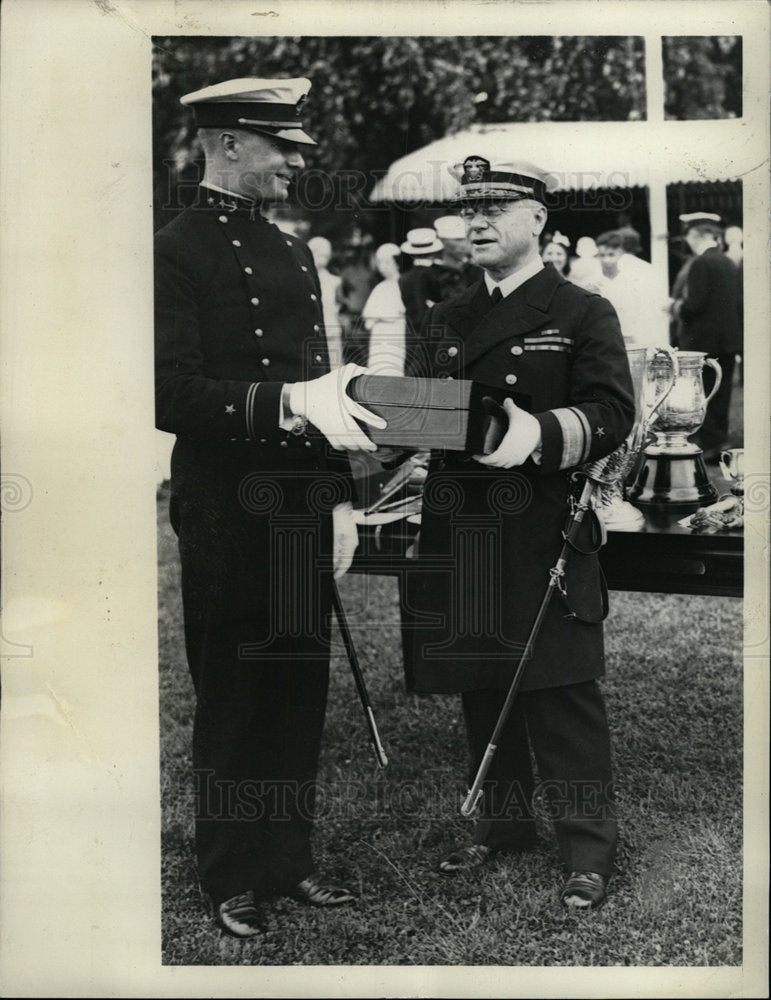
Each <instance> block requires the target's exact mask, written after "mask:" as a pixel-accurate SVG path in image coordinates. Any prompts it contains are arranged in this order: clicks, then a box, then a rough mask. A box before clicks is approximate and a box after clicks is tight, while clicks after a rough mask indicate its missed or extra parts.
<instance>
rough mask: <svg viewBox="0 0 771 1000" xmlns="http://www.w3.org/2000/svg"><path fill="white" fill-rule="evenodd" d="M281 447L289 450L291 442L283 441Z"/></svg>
mask: <svg viewBox="0 0 771 1000" xmlns="http://www.w3.org/2000/svg"><path fill="white" fill-rule="evenodd" d="M281 447H282V448H288V447H289V442H288V441H282V442H281Z"/></svg>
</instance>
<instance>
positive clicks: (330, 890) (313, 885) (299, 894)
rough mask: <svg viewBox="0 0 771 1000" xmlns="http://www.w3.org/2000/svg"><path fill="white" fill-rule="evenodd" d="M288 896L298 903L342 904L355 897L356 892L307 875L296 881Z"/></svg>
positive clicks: (350, 901)
mask: <svg viewBox="0 0 771 1000" xmlns="http://www.w3.org/2000/svg"><path fill="white" fill-rule="evenodd" d="M289 896H291V898H292V899H296V900H297V901H298V903H307V904H308V905H309V906H343V905H344V904H345V903H352V902H353V901H354V900H355V899H356V893H355V892H353V890H352V889H349V888H348V887H347V886H344V885H329V884H328V883H326V882H320V881H319V879H318V877H317V876H315V875H309V876H308V878H306V879H303V880H302V882H298V883H297V885H296V886H295V887H294V888H293V889H292V890H291V891H290V892H289Z"/></svg>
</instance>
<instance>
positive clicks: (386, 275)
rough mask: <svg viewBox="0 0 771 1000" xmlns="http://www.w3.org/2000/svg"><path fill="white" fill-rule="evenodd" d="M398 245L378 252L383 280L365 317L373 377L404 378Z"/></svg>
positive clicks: (369, 304)
mask: <svg viewBox="0 0 771 1000" xmlns="http://www.w3.org/2000/svg"><path fill="white" fill-rule="evenodd" d="M400 253H401V251H400V250H399V247H398V246H397V245H396V244H395V243H383V244H382V246H379V247H378V248H377V251H376V252H375V266H376V267H377V269H378V271H379V272H380V274H381V275H382V276H383V280H382V281H381V282H380V283H379V284H377V285H375V287H374V288H373V289H372V291H371V292H370V296H369V298H368V299H367V301H366V303H365V305H364V309H363V311H362V314H361V318H362V321H363V322H364V325H365V327H366V329H367V331H368V333H369V356H368V359H367V367H368V368H369V369H370V372H371V373H372V374H373V375H403V374H404V361H405V355H406V345H405V334H406V321H405V310H404V302H403V301H402V296H401V292H400V291H399V264H398V257H399V254H400Z"/></svg>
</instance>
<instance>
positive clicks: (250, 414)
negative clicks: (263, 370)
mask: <svg viewBox="0 0 771 1000" xmlns="http://www.w3.org/2000/svg"><path fill="white" fill-rule="evenodd" d="M259 384H260V383H259V382H252V384H251V385H250V386H249V388H248V389H247V390H246V436H247V437H248V438H249V440H251V439H252V438H256V437H257V433H256V428H255V426H254V397H255V396H256V395H257V387H258V386H259Z"/></svg>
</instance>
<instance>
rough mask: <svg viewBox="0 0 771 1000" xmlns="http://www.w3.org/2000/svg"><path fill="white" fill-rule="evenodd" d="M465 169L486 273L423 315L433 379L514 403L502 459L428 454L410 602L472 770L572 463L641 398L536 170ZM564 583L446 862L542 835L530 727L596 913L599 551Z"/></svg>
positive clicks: (427, 686)
mask: <svg viewBox="0 0 771 1000" xmlns="http://www.w3.org/2000/svg"><path fill="white" fill-rule="evenodd" d="M458 176H459V178H460V192H459V195H458V207H459V208H460V210H461V215H462V217H463V218H464V219H465V221H466V226H467V231H468V239H469V241H470V243H471V247H472V255H473V261H474V262H475V263H476V264H478V265H479V266H480V267H482V268H483V269H484V272H485V273H484V278H483V280H480V281H478V282H476V283H475V284H473V285H471V286H470V287H469V288H468V289H467V290H466V291H465V292H463V293H462V294H460V295H458V296H455V297H453V298H451V299H449V300H448V301H446V302H442V303H438V304H437V305H436V306H435V307H434V308H433V309H432V310H431V312H430V313H429V315H428V316H427V318H426V321H425V324H424V327H423V334H422V338H421V346H422V348H423V350H424V351H426V352H427V354H428V357H429V365H428V370H426V369H424V374H427V375H432V376H433V377H438V378H465V379H475V380H477V381H478V382H481V383H483V384H486V385H489V386H492V387H493V388H494V389H495V390H497V391H498V392H499V393H500V394H501V395H503V396H505V395H506V394H507V392H508V393H510V394H511V395H512V396H513V397H514V399H515V400H518V402H519V405H517V403H515V402H514V401H513V400H512V399H507V400H506V402H505V403H504V406H505V408H506V411H507V414H508V421H509V425H508V432H507V433H506V436H505V437H504V439H503V441H502V443H501V444H500V446H499V447H498V449H497V450H496V451H495V452H494V453H493V454H491V455H489V456H487V457H481V456H478V457H477V458H476V459H474V458H471V457H469V456H465V455H461V454H460V453H455V452H447V453H444V454H443V453H441V452H437V453H434V454H433V457H432V460H431V464H430V468H429V473H428V478H427V480H426V484H425V488H424V499H423V514H422V527H421V536H420V557H419V560H418V564H417V565H418V569H419V572H417V573H415V574H414V576H413V578H412V581H411V584H412V585H410V580H409V578H408V600H409V605H410V608H411V610H412V611H413V612H414V613H415V614H416V616H417V621H416V622H415V624H414V632H413V638H414V643H413V657H412V667H413V672H414V690H416V691H417V692H424V693H429V692H437V693H450V692H459V693H460V694H461V696H462V702H463V711H464V716H465V721H466V727H467V734H468V740H469V748H470V776H471V778H472V779H473V777H474V775H475V774H476V772H477V769H478V766H479V763H480V760H481V758H482V755H483V753H484V751H485V748H486V746H487V743H488V741H489V739H490V736H491V734H492V731H493V728H494V725H495V723H496V720H497V719H498V716H499V713H500V711H501V708H502V705H503V701H504V698H505V695H506V692H507V690H508V687H509V684H510V681H511V678H512V675H513V671H514V668H515V666H516V664H517V662H518V660H519V656H520V653H521V652H522V649H523V647H524V645H525V642H526V639H527V637H528V634H529V632H530V629H531V626H532V624H533V622H534V620H535V617H536V613H537V611H538V608H539V605H540V603H541V600H542V598H543V595H544V593H545V592H546V589H547V586H548V583H549V578H550V574H549V570H550V568H551V567H553V566H554V564H555V562H556V560H557V557H558V555H559V552H560V549H561V547H562V544H563V536H562V532H563V529H564V528H565V525H566V520H567V516H568V512H569V497H570V494H571V478H570V474H571V471H572V470H575V469H576V468H577V467H579V466H581V465H582V464H583V463H586V462H591V461H594V460H595V459H598V458H600V457H602V456H604V455H607V454H608V453H609V452H611V451H613V450H614V449H615V448H616V447H617V446H618V445H620V444H621V443H622V442H623V441H624V439H625V438H626V436H627V434H628V433H629V431H630V429H631V427H632V422H633V419H634V396H633V390H632V383H631V378H630V374H629V366H628V363H627V358H626V352H625V349H624V341H623V337H622V335H621V331H620V329H619V323H618V319H617V317H616V313H615V311H614V310H613V307H612V306H611V305H610V303H608V302H607V301H606V300H605V299H603V298H601V297H600V296H599V295H596V294H591V293H590V292H587V291H585V290H584V289H582V288H579V287H578V286H576V285H574V284H572V283H571V282H569V281H567V280H565V279H564V278H563V277H561V275H559V274H558V273H557V271H555V270H554V268H545V267H544V266H543V263H542V261H541V258H540V256H539V236H540V234H541V232H542V230H543V228H544V224H545V222H546V217H547V212H546V208H545V207H544V201H545V195H546V190H547V178H546V175H545V174H544V173H543V171H541V170H539V169H538V168H536V167H534V166H532V165H529V164H521V163H507V164H491V163H490V162H489V161H488V160H486V159H484V158H483V157H481V156H469V157H468V158H467V159H466V160H465V161H464V163H463V164H462V165H459V167H458ZM586 547H587V548H590V547H591V544H590V542H587V543H586ZM567 589H568V594H567V600H568V602H569V605H570V606H568V604H566V603H564V602H562V601H552V602H551V604H550V606H549V610H548V612H547V615H546V618H545V621H544V625H543V628H542V630H541V632H540V635H539V637H538V640H537V642H536V646H535V651H534V655H533V658H532V660H531V661H530V663H529V666H528V668H527V670H526V673H525V675H524V681H523V683H522V687H521V689H520V693H519V695H518V696H517V699H516V701H515V702H514V709H513V711H512V713H511V715H510V716H509V719H508V723H507V725H506V728H505V729H504V731H503V735H502V738H501V740H500V744H499V746H498V749H497V753H496V755H495V757H494V758H493V762H492V766H491V768H490V771H489V773H488V779H487V781H486V782H485V785H484V788H483V792H484V794H483V799H482V807H481V819H480V821H479V822H478V824H477V826H476V829H475V835H474V838H473V843H471V844H469V845H466V846H462V847H459V848H457V849H456V850H455V851H453V852H451V853H449V854H448V856H447V857H445V858H444V860H442V861H441V863H440V865H439V870H440V871H441V872H443V873H444V874H448V875H449V874H453V873H457V872H463V871H467V870H470V869H474V868H476V867H478V866H481V865H484V864H486V863H488V862H489V861H490V860H491V859H492V858H493V857H494V856H495V855H496V854H497V853H498V852H503V851H519V850H522V849H525V848H528V847H532V846H534V845H535V844H536V843H537V838H536V829H535V821H534V816H533V810H532V797H533V793H534V788H535V786H534V778H533V772H532V769H531V764H530V751H529V748H528V736H529V739H530V743H531V745H532V748H533V751H534V753H535V758H536V761H537V765H538V771H539V777H540V780H541V782H543V789H544V791H545V792H546V796H547V800H548V803H549V808H550V814H551V816H552V818H553V820H554V825H555V830H556V834H557V840H558V843H559V849H560V854H561V859H562V862H563V864H564V867H565V872H566V876H567V877H566V880H565V883H564V885H563V886H562V890H561V899H562V902H563V903H564V904H565V905H566V906H569V907H577V908H592V907H596V906H599V905H600V904H601V903H602V902H603V900H604V899H605V892H606V883H607V880H608V877H609V876H610V874H611V871H612V867H613V861H614V856H615V851H616V840H617V831H616V814H615V807H614V803H613V794H612V789H611V781H612V774H611V757H610V741H609V735H608V726H607V722H606V717H605V709H604V706H603V701H602V697H601V694H600V690H599V688H598V686H597V683H596V681H597V678H598V677H600V676H601V675H602V673H603V670H604V656H603V634H602V625H601V624H600V623H599V622H600V621H601V619H602V617H603V595H602V588H601V580H600V573H599V566H598V560H597V556H596V554H591V555H582V554H580V553H578V552H574V553H572V554H571V558H570V562H569V566H568V573H567ZM574 615H575V616H577V617H574ZM579 618H580V619H583V621H580V620H579ZM584 622H595V624H585V623H584Z"/></svg>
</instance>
